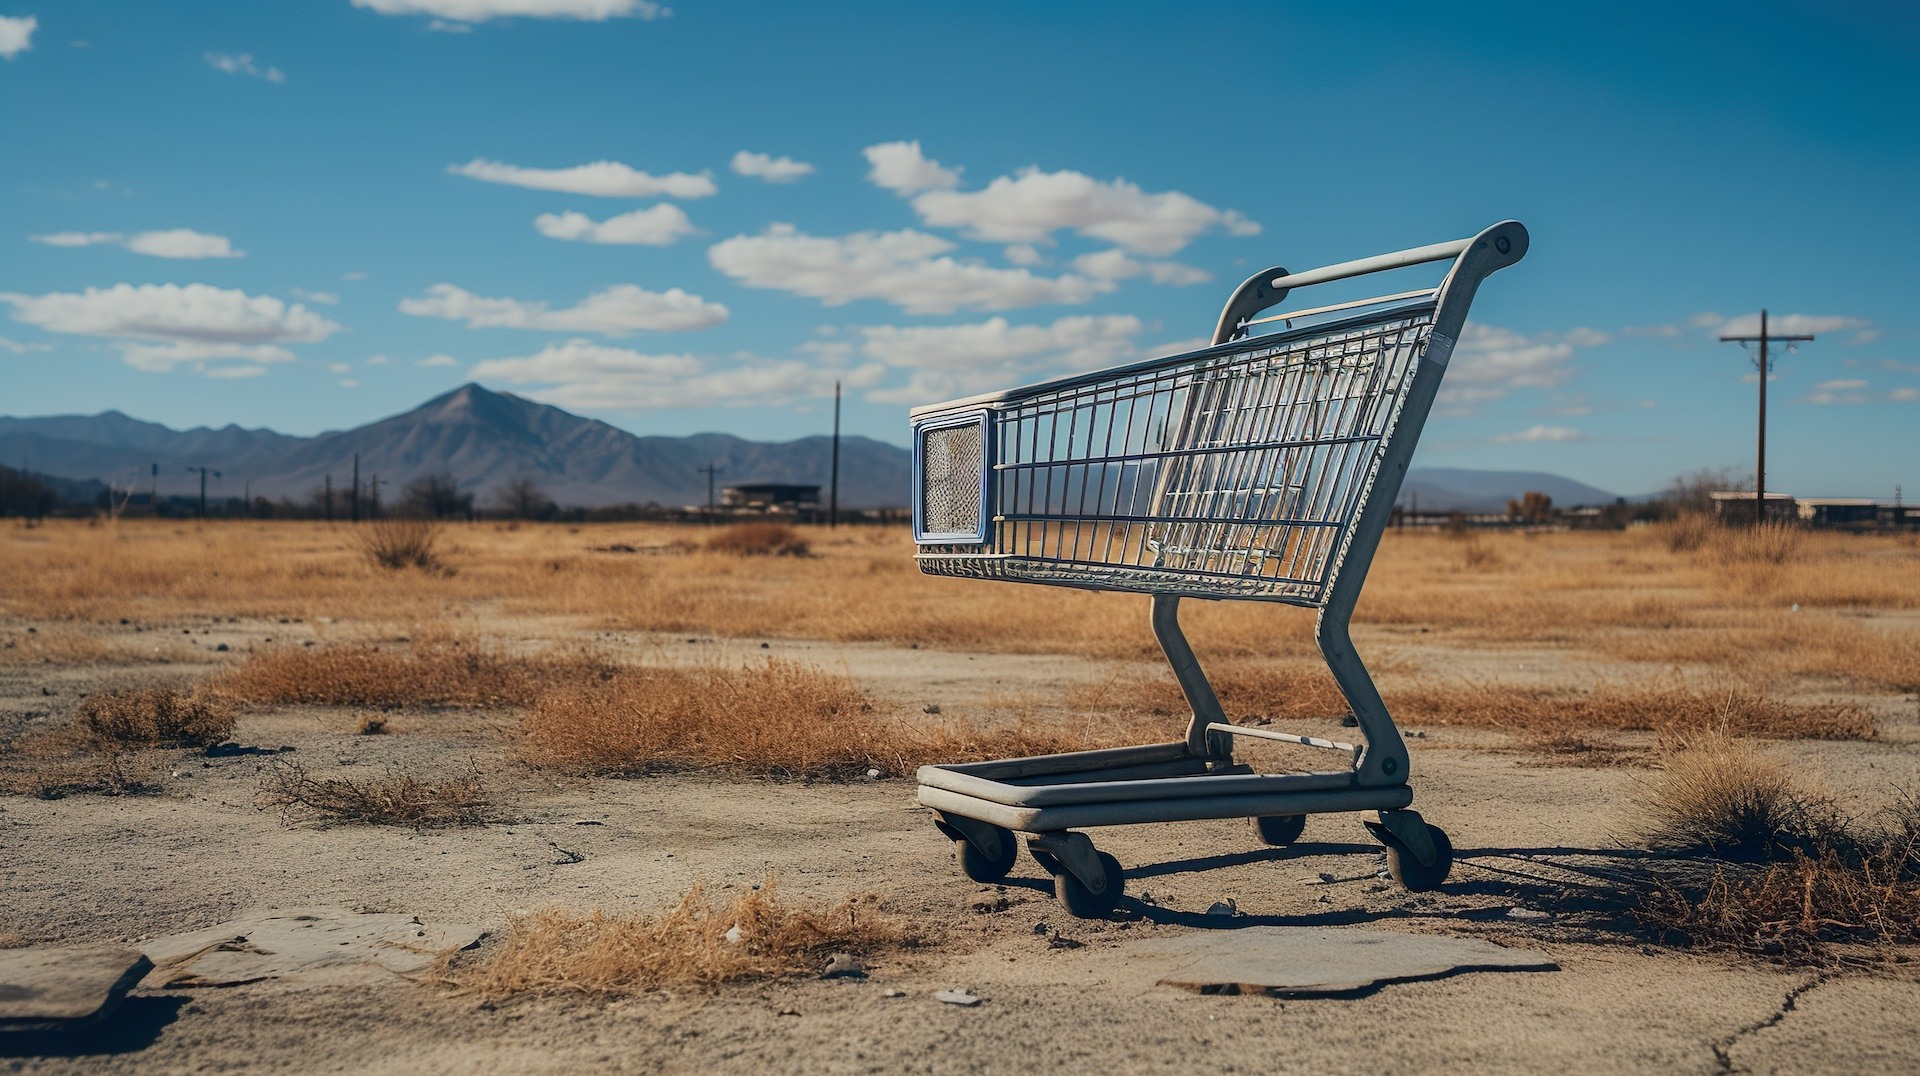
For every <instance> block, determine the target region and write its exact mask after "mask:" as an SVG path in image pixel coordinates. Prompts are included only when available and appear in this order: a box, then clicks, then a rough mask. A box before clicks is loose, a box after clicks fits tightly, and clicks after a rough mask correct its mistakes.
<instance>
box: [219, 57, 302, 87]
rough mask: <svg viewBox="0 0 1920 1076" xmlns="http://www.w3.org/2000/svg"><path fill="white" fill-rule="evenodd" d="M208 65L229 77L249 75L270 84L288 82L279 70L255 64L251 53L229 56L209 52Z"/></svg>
mask: <svg viewBox="0 0 1920 1076" xmlns="http://www.w3.org/2000/svg"><path fill="white" fill-rule="evenodd" d="M207 63H208V64H210V65H212V67H213V69H214V70H215V71H225V72H226V73H227V74H229V75H248V76H251V77H253V78H263V79H266V80H267V81H268V82H285V81H287V76H286V75H284V74H281V72H280V69H279V68H277V67H261V66H260V65H259V64H256V63H254V62H253V56H252V54H251V53H245V52H242V53H239V54H237V55H232V56H229V55H227V54H226V53H221V52H209V53H207Z"/></svg>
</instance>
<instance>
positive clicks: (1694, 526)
mask: <svg viewBox="0 0 1920 1076" xmlns="http://www.w3.org/2000/svg"><path fill="white" fill-rule="evenodd" d="M1654 526H1655V529H1656V531H1657V533H1658V534H1659V535H1660V539H1661V541H1663V542H1665V543H1666V545H1667V548H1668V549H1671V550H1672V551H1674V552H1675V553H1691V552H1693V551H1694V550H1696V549H1699V548H1700V547H1701V546H1703V545H1706V544H1707V543H1708V542H1709V541H1712V540H1713V539H1714V537H1715V536H1717V535H1718V534H1719V533H1720V532H1721V531H1722V530H1725V529H1726V528H1724V527H1722V526H1721V525H1720V522H1719V521H1718V520H1716V519H1714V518H1713V517H1712V516H1711V515H1708V514H1707V513H1705V512H1699V511H1683V512H1681V513H1679V514H1678V515H1676V516H1674V517H1673V518H1671V519H1664V520H1661V521H1660V522H1659V523H1657V524H1655V525H1654Z"/></svg>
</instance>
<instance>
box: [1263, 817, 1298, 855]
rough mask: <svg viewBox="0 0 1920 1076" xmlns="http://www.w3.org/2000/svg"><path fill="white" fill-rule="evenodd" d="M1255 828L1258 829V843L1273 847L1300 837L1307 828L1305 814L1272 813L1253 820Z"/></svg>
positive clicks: (1280, 846)
mask: <svg viewBox="0 0 1920 1076" xmlns="http://www.w3.org/2000/svg"><path fill="white" fill-rule="evenodd" d="M1253 825H1254V828H1255V829H1258V830H1259V831H1260V843H1261V844H1266V845H1271V846H1273V847H1275V848H1285V847H1286V846H1287V845H1290V844H1292V843H1293V842H1295V841H1297V840H1299V839H1300V834H1301V832H1302V831H1303V830H1305V829H1306V828H1307V816H1306V815H1303V814H1272V815H1265V816H1262V817H1259V818H1255V819H1254V820H1253Z"/></svg>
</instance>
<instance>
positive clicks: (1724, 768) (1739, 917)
mask: <svg viewBox="0 0 1920 1076" xmlns="http://www.w3.org/2000/svg"><path fill="white" fill-rule="evenodd" d="M1646 812H1647V817H1646V833H1645V836H1646V838H1647V842H1648V843H1649V844H1650V845H1652V846H1653V847H1655V848H1658V849H1664V850H1667V851H1671V852H1676V853H1685V854H1690V855H1694V856H1706V857H1710V858H1713V859H1716V860H1721V861H1731V862H1723V863H1722V864H1720V865H1717V866H1715V867H1714V868H1713V869H1712V870H1711V872H1709V873H1706V874H1705V875H1704V881H1695V882H1691V883H1690V882H1689V879H1688V872H1687V871H1685V870H1673V869H1669V870H1667V871H1664V872H1659V873H1656V874H1654V875H1652V876H1651V878H1650V880H1649V881H1648V882H1647V883H1646V884H1645V885H1644V887H1643V890H1642V892H1641V893H1639V894H1638V906H1637V908H1636V909H1635V915H1636V916H1637V917H1638V918H1639V919H1640V921H1641V922H1642V923H1643V924H1645V925H1647V926H1650V927H1652V928H1653V929H1655V930H1657V931H1659V932H1660V933H1662V934H1663V935H1672V936H1677V937H1678V938H1680V939H1681V940H1683V941H1685V942H1687V943H1689V944H1693V945H1700V946H1705V947H1709V948H1723V949H1732V950H1737V951H1740V952H1745V953H1751V954H1755V955H1760V956H1766V957H1770V958H1774V959H1780V960H1785V961H1789V962H1793V963H1814V964H1831V963H1837V962H1850V963H1861V962H1865V963H1871V962H1875V961H1878V960H1881V959H1885V958H1887V957H1888V956H1889V955H1890V953H1889V947H1894V946H1912V945H1915V944H1920V809H1917V808H1916V803H1915V800H1914V799H1913V797H1912V796H1911V795H1908V794H1904V793H1902V794H1900V795H1897V796H1896V797H1895V799H1894V801H1893V803H1892V804H1890V805H1889V806H1887V807H1885V808H1884V809H1883V810H1882V811H1881V818H1880V820H1879V823H1878V824H1877V825H1876V824H1873V823H1872V822H1869V823H1862V822H1861V821H1859V820H1856V819H1851V818H1848V817H1846V816H1845V815H1844V814H1843V813H1842V812H1841V810H1840V809H1839V807H1838V805H1837V804H1836V803H1835V802H1834V800H1833V799H1832V798H1831V797H1829V796H1828V795H1826V794H1825V793H1824V792H1822V791H1820V790H1819V789H1818V788H1815V787H1809V786H1808V785H1806V784H1804V783H1803V782H1801V781H1800V780H1799V779H1798V778H1796V776H1795V775H1794V774H1793V772H1792V771H1790V770H1789V769H1788V768H1787V767H1786V766H1784V765H1783V764H1781V763H1780V762H1778V761H1777V760H1774V759H1772V758H1769V757H1767V756H1766V755H1765V754H1763V753H1762V752H1761V751H1760V749H1759V748H1758V747H1757V746H1756V745H1754V744H1752V743H1751V742H1748V741H1744V740H1741V739H1739V738H1737V737H1732V736H1729V735H1727V734H1726V733H1725V732H1722V731H1711V732H1707V733H1703V734H1700V735H1696V736H1694V737H1692V738H1691V739H1689V740H1687V741H1684V742H1676V743H1674V744H1671V745H1669V748H1668V750H1667V752H1666V764H1665V768H1664V769H1663V771H1662V773H1661V775H1660V778H1659V780H1658V782H1657V783H1656V785H1655V788H1654V794H1653V796H1652V797H1651V798H1650V799H1649V801H1648V802H1647V805H1646ZM1694 873H1695V875H1696V876H1698V872H1694Z"/></svg>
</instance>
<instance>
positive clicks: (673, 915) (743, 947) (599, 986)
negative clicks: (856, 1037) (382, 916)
mask: <svg viewBox="0 0 1920 1076" xmlns="http://www.w3.org/2000/svg"><path fill="white" fill-rule="evenodd" d="M874 903H875V900H874V898H872V897H866V898H858V899H857V898H849V899H847V900H843V901H841V902H840V903H839V904H837V905H833V906H830V907H823V908H808V907H798V906H795V905H792V904H789V903H787V902H785V901H784V900H782V899H781V897H780V894H779V891H778V887H777V885H776V884H775V883H774V881H773V880H771V879H769V880H768V881H767V883H766V884H765V885H764V886H762V887H761V888H759V889H756V890H749V891H747V892H745V893H742V894H741V895H739V896H738V897H735V898H734V899H733V900H732V901H731V902H730V903H728V904H727V905H725V906H723V907H716V906H715V905H714V903H713V901H712V899H711V898H710V897H709V896H708V895H707V892H706V889H705V888H704V887H703V886H699V885H696V886H694V887H693V889H691V890H689V891H688V892H687V895H686V896H685V897H684V898H682V899H681V901H680V903H679V905H678V906H676V907H674V908H673V909H672V910H670V911H668V912H665V913H663V914H659V915H632V916H615V915H607V914H605V913H603V912H600V911H595V912H593V913H591V914H588V915H576V914H573V913H570V912H563V911H545V912H539V913H536V914H532V915H523V916H518V917H516V918H515V919H514V920H513V921H512V923H511V925H510V926H509V928H508V933H507V938H506V941H505V943H504V944H503V945H502V946H501V948H500V949H499V950H498V951H497V952H495V953H494V954H493V955H492V956H490V957H488V958H486V959H484V960H482V961H480V962H478V963H475V964H472V965H469V966H465V967H461V966H458V965H452V966H450V967H449V968H448V970H447V972H446V975H445V977H444V981H445V982H446V983H447V984H448V985H450V986H452V987H454V988H455V989H456V990H458V991H460V992H462V993H466V994H473V995H478V996H480V997H485V998H505V997H511V996H515V995H527V994H531V995H552V994H588V995H600V996H606V995H632V994H640V993H645V992H647V991H650V990H658V989H661V988H664V987H693V988H697V989H704V990H713V989H715V988H717V987H719V986H721V985H722V984H725V983H731V982H739V981H742V980H752V979H769V978H775V977H779V976H787V975H804V974H809V973H814V974H817V973H818V972H819V971H820V969H821V968H822V967H823V966H824V965H825V964H826V962H827V958H828V955H829V954H830V953H833V952H836V951H844V952H850V953H854V954H858V955H866V954H871V953H873V952H875V951H878V950H880V949H882V948H885V947H889V946H894V945H899V944H902V943H903V942H908V941H909V939H907V938H906V936H905V935H904V933H903V932H902V931H901V929H900V928H899V927H897V926H895V925H894V924H893V923H892V922H891V921H890V920H888V919H887V918H885V917H884V916H882V915H880V914H879V913H878V912H877V911H875V910H874V908H873V905H874ZM736 928H737V930H738V933H737V934H734V939H735V940H729V939H728V934H729V933H730V932H732V931H734V930H735V929H736Z"/></svg>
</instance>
